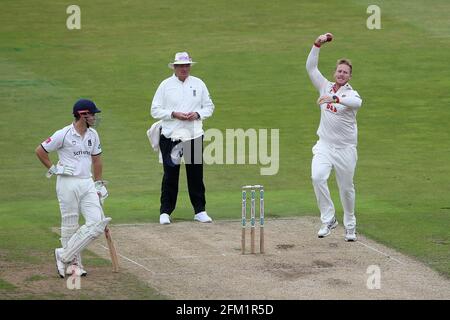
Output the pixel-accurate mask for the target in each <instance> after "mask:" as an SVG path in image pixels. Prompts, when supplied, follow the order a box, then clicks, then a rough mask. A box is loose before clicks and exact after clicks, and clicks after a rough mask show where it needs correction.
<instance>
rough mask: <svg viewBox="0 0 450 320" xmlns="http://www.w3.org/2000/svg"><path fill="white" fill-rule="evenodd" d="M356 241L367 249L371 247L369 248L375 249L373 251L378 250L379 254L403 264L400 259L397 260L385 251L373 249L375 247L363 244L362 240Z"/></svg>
mask: <svg viewBox="0 0 450 320" xmlns="http://www.w3.org/2000/svg"><path fill="white" fill-rule="evenodd" d="M356 242H357V243H360V244H362V245H363V246H365V247H367V248H369V249H371V250H373V251H375V252H378V253H380V254H382V255H384V256H386V257H388V258H389V259H392V260H394V261H396V262H398V263H400V264H405V263H404V262H402V261H400V260H398V259H396V258H394V257H392V256H391V255H388V254H387V253H384V252H381V251H380V250H378V249H375V248H373V247H371V246H369V245H367V244H365V243H364V242H361V241H356Z"/></svg>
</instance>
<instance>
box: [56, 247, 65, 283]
mask: <svg viewBox="0 0 450 320" xmlns="http://www.w3.org/2000/svg"><path fill="white" fill-rule="evenodd" d="M63 250H64V249H63V248H57V249H55V260H56V272H57V273H58V275H59V277H60V278H64V277H65V273H66V265H65V263H64V262H62V260H61V253H62V251H63Z"/></svg>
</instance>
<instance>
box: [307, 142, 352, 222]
mask: <svg viewBox="0 0 450 320" xmlns="http://www.w3.org/2000/svg"><path fill="white" fill-rule="evenodd" d="M312 152H313V159H312V164H311V179H312V183H313V186H314V192H315V194H316V198H317V205H318V206H319V210H320V219H321V220H322V223H330V222H332V221H333V219H334V217H335V209H334V204H333V201H332V200H331V196H330V190H329V189H328V183H327V181H328V178H329V177H330V173H331V170H332V169H333V168H334V170H335V173H336V181H337V184H338V188H339V195H340V199H341V203H342V207H343V209H344V227H345V228H346V229H353V228H355V227H356V217H355V186H354V185H353V176H354V173H355V168H356V161H357V160H358V153H357V151H356V146H349V147H345V148H334V147H333V146H330V145H328V144H326V143H325V142H323V141H320V140H319V141H318V142H317V143H316V144H315V145H314V147H313V148H312Z"/></svg>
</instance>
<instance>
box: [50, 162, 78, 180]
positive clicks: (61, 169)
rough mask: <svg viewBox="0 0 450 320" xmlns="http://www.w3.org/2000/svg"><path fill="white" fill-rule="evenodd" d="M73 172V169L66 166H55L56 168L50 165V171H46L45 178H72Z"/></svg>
mask: <svg viewBox="0 0 450 320" xmlns="http://www.w3.org/2000/svg"><path fill="white" fill-rule="evenodd" d="M74 171H75V167H72V166H68V165H63V166H61V165H59V164H57V165H56V166H55V165H52V166H51V167H50V169H48V171H47V173H46V174H45V176H46V177H47V178H51V176H53V175H58V174H60V175H64V176H73V173H74Z"/></svg>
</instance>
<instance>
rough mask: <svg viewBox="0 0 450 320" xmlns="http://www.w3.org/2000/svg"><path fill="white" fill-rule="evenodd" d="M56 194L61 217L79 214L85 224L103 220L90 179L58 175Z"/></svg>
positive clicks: (92, 182) (95, 191)
mask: <svg viewBox="0 0 450 320" xmlns="http://www.w3.org/2000/svg"><path fill="white" fill-rule="evenodd" d="M56 194H57V196H58V201H59V208H60V210H61V215H62V216H66V215H70V214H74V213H77V214H80V213H81V214H83V217H84V219H85V221H86V223H95V222H98V221H100V220H102V219H103V217H104V215H103V210H102V207H101V205H100V201H99V198H98V195H97V190H96V189H95V185H94V181H93V180H92V179H90V178H89V179H81V178H77V177H70V176H62V175H58V178H57V180H56Z"/></svg>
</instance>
